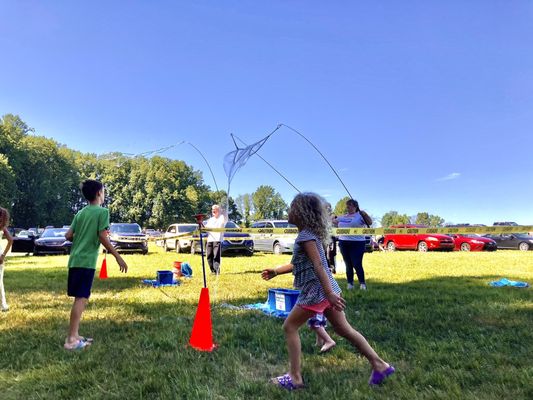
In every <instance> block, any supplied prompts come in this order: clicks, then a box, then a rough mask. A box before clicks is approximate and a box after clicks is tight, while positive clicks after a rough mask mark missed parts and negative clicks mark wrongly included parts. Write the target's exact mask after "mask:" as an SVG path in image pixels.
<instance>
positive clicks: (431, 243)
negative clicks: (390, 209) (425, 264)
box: [384, 224, 455, 251]
mask: <svg viewBox="0 0 533 400" xmlns="http://www.w3.org/2000/svg"><path fill="white" fill-rule="evenodd" d="M391 228H414V229H416V228H427V226H425V225H414V224H407V225H394V226H391ZM384 245H385V248H386V249H387V250H390V251H394V250H418V251H428V250H447V251H452V250H453V248H454V247H455V243H454V241H453V239H452V238H451V237H450V236H448V235H442V234H439V233H435V234H433V233H432V234H427V233H423V234H419V233H408V234H386V235H385V240H384Z"/></svg>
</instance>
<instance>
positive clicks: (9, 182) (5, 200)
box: [0, 154, 17, 210]
mask: <svg viewBox="0 0 533 400" xmlns="http://www.w3.org/2000/svg"><path fill="white" fill-rule="evenodd" d="M0 182H1V184H0V207H5V208H8V209H10V210H11V208H12V206H13V202H14V200H15V198H16V196H17V183H16V178H15V173H14V172H13V168H11V166H10V165H9V160H8V158H7V157H6V156H5V155H4V154H0Z"/></svg>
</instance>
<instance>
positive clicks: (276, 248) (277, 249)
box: [272, 243, 281, 255]
mask: <svg viewBox="0 0 533 400" xmlns="http://www.w3.org/2000/svg"><path fill="white" fill-rule="evenodd" d="M272 251H273V252H274V254H278V255H279V254H281V245H280V244H279V243H274V249H273V250H272Z"/></svg>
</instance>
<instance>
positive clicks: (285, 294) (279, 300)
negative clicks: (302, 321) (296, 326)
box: [268, 289, 300, 312]
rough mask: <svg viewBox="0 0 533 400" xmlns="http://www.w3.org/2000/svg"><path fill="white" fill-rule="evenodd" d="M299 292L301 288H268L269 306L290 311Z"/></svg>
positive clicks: (273, 308)
mask: <svg viewBox="0 0 533 400" xmlns="http://www.w3.org/2000/svg"><path fill="white" fill-rule="evenodd" d="M299 294H300V291H299V290H293V289H268V307H269V308H270V309H272V310H278V311H286V312H289V311H291V310H292V308H293V307H294V305H295V304H296V300H297V299H298V295H299Z"/></svg>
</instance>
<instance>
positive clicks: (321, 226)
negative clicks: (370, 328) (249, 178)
mask: <svg viewBox="0 0 533 400" xmlns="http://www.w3.org/2000/svg"><path fill="white" fill-rule="evenodd" d="M289 222H290V223H292V224H294V225H296V226H297V227H298V230H299V233H298V236H297V238H296V240H295V242H294V250H293V256H292V260H291V263H290V264H287V265H283V266H279V267H277V268H275V269H266V270H264V271H263V272H262V274H261V275H262V277H263V279H267V280H268V279H272V278H273V277H275V276H276V275H279V274H285V273H288V272H290V271H293V274H294V286H295V287H296V288H297V289H300V295H299V296H298V300H297V301H296V306H294V307H293V309H292V310H291V312H290V314H289V316H288V317H287V319H286V320H285V322H284V323H283V330H284V332H285V340H286V342H287V350H288V352H289V364H290V370H289V372H288V373H286V374H285V375H281V376H278V377H276V378H273V379H272V380H271V383H273V384H275V385H277V386H279V387H280V388H283V389H286V390H295V389H302V388H304V387H305V385H304V380H303V377H302V372H301V365H300V364H301V345H300V335H299V333H298V330H299V328H300V327H301V326H302V325H303V324H305V322H306V321H307V320H308V319H309V318H311V317H313V316H314V315H316V314H317V313H324V315H325V316H326V318H327V319H328V321H329V322H330V323H331V324H332V325H333V328H334V329H335V332H336V333H337V334H339V335H341V336H342V337H344V338H346V339H348V341H349V342H350V343H351V344H353V345H354V346H355V347H356V348H357V349H358V350H359V352H361V354H362V355H363V356H364V357H366V359H367V360H368V361H369V363H370V365H371V366H372V374H371V375H370V379H369V381H368V384H369V385H371V386H374V385H379V384H381V383H382V382H383V381H384V380H385V379H386V378H387V377H388V376H390V375H392V374H393V373H394V371H395V370H394V367H393V366H392V365H390V364H388V363H387V362H385V361H384V360H383V359H381V358H380V357H379V356H378V354H377V353H376V352H375V351H374V349H373V348H372V347H371V346H370V344H369V343H368V342H367V341H366V339H365V338H364V337H363V335H361V334H360V333H359V332H357V331H356V330H355V329H354V328H352V327H351V325H350V324H349V323H348V321H347V320H346V315H345V314H344V311H343V310H344V309H345V307H346V301H345V300H344V299H343V298H342V297H341V296H340V294H341V290H340V287H339V285H338V283H337V282H336V281H335V279H334V278H333V275H332V274H331V271H330V270H329V268H328V264H327V261H326V255H325V253H324V246H325V244H327V241H328V240H329V235H330V233H329V228H330V223H331V221H330V217H329V215H328V212H327V211H326V207H325V206H324V200H323V199H322V198H321V197H320V196H318V195H317V194H314V193H300V194H298V195H296V197H295V198H294V200H293V201H292V203H291V206H290V209H289Z"/></svg>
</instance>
